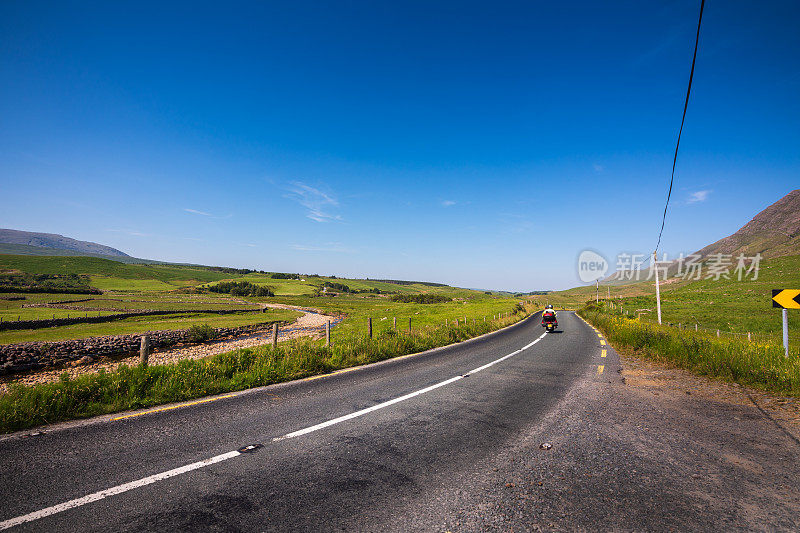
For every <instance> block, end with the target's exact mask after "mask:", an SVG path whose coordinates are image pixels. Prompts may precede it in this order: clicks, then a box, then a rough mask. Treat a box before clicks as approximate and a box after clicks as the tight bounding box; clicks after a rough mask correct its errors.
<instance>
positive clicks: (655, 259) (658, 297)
mask: <svg viewBox="0 0 800 533" xmlns="http://www.w3.org/2000/svg"><path fill="white" fill-rule="evenodd" d="M652 266H653V270H654V271H655V273H656V309H657V310H658V323H659V324H661V290H660V289H659V288H658V256H657V255H656V252H653V265H652Z"/></svg>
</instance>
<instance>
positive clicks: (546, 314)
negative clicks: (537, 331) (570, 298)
mask: <svg viewBox="0 0 800 533" xmlns="http://www.w3.org/2000/svg"><path fill="white" fill-rule="evenodd" d="M551 321H552V322H555V324H556V326H558V315H556V310H555V309H553V305H552V304H547V305H546V306H545V308H544V311H542V325H543V326H544V325H545V322H551Z"/></svg>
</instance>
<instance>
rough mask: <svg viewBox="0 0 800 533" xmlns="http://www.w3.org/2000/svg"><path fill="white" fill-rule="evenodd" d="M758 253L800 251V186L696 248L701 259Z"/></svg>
mask: <svg viewBox="0 0 800 533" xmlns="http://www.w3.org/2000/svg"><path fill="white" fill-rule="evenodd" d="M757 253H758V254H761V257H763V258H772V257H782V256H786V255H798V254H800V189H795V190H793V191H792V192H790V193H789V194H787V195H786V196H784V197H783V198H781V199H780V200H778V201H777V202H775V203H774V204H772V205H770V206H769V207H767V208H766V209H764V210H763V211H761V212H760V213H758V214H757V215H756V216H754V217H753V219H752V220H751V221H750V222H748V223H747V224H745V225H744V226H742V228H741V229H739V231H737V232H736V233H734V234H733V235H729V236H727V237H725V238H723V239H720V240H718V241H717V242H715V243H714V244H709V245H708V246H706V247H705V248H702V249H701V250H698V251H696V252H695V255H699V256H700V257H701V258H702V259H701V262H702V261H705V260H707V259H708V258H709V256H711V255H714V254H730V255H731V256H733V257H732V259H733V260H734V261H735V258H736V256H738V255H739V254H744V255H745V257H753V256H754V255H756V254H757ZM647 268H649V267H648V266H646V267H645V270H647ZM677 271H678V263H677V262H676V261H673V262H672V264H671V265H670V266H669V268H668V269H667V277H672V276H674V275H675V274H676V273H677ZM628 274H629V273H628ZM634 278H635V279H631V276H630V275H628V277H626V276H625V275H624V273H623V272H620V271H617V272H614V273H613V274H611V275H610V276H608V277H607V278H605V279H604V280H603V283H606V284H610V285H616V284H628V283H635V282H636V281H637V280H638V279H639V278H636V277H635V276H634Z"/></svg>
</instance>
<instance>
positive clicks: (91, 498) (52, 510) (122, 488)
mask: <svg viewBox="0 0 800 533" xmlns="http://www.w3.org/2000/svg"><path fill="white" fill-rule="evenodd" d="M239 455H241V454H240V453H239V452H238V451H232V452H228V453H223V454H222V455H217V456H215V457H212V458H210V459H204V460H203V461H198V462H196V463H192V464H189V465H186V466H181V467H179V468H174V469H172V470H167V471H166V472H161V473H160V474H153V475H152V476H148V477H145V478H142V479H139V480H137V481H131V482H130V483H125V484H124V485H117V486H116V487H111V488H110V489H105V490H101V491H100V492H95V493H92V494H88V495H86V496H83V497H82V498H76V499H74V500H70V501H68V502H64V503H59V504H58V505H54V506H52V507H48V508H46V509H42V510H40V511H36V512H33V513H29V514H26V515H22V516H18V517H16V518H10V519H8V520H5V521H3V522H0V529H8V528H10V527H14V526H18V525H20V524H24V523H25V522H33V521H34V520H39V519H40V518H44V517H46V516H50V515H54V514H56V513H60V512H62V511H66V510H68V509H73V508H75V507H80V506H82V505H86V504H87V503H92V502H96V501H98V500H102V499H104V498H108V497H109V496H114V495H116V494H122V493H123V492H128V491H129V490H132V489H136V488H139V487H144V486H145V485H150V484H151V483H155V482H156V481H161V480H164V479H169V478H171V477H175V476H178V475H180V474H184V473H186V472H191V471H192V470H197V469H198V468H203V467H206V466H210V465H213V464H215V463H219V462H222V461H227V460H228V459H233V458H234V457H237V456H239Z"/></svg>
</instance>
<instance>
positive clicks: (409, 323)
mask: <svg viewBox="0 0 800 533" xmlns="http://www.w3.org/2000/svg"><path fill="white" fill-rule="evenodd" d="M408 332H409V333H411V317H408Z"/></svg>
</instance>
